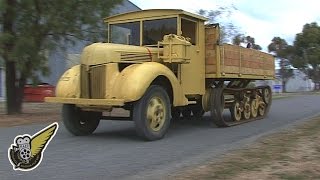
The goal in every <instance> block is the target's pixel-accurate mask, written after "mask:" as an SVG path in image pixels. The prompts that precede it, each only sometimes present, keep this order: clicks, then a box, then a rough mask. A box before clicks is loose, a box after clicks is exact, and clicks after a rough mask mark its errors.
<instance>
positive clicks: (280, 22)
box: [131, 0, 320, 51]
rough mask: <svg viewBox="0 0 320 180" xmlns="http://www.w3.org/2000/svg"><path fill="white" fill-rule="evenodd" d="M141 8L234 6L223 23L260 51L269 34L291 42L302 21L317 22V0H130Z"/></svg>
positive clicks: (319, 19) (319, 20)
mask: <svg viewBox="0 0 320 180" xmlns="http://www.w3.org/2000/svg"><path fill="white" fill-rule="evenodd" d="M131 2H132V3H134V4H136V5H137V6H138V7H140V8H141V9H183V10H185V11H189V12H192V13H196V12H197V11H198V10H199V9H204V10H215V9H217V8H218V7H219V6H231V5H233V6H234V7H235V8H236V9H235V10H234V11H233V13H232V15H231V16H230V17H229V18H228V19H224V20H223V21H226V23H229V22H232V23H233V24H234V25H236V26H237V27H239V29H240V31H241V32H242V33H244V34H245V35H249V36H252V37H254V38H255V41H256V44H259V45H260V46H261V47H262V48H263V50H264V51H266V50H267V46H268V45H269V44H270V43H271V40H272V38H273V37H276V36H279V37H281V38H283V39H285V40H286V41H287V42H288V43H289V44H292V43H293V41H294V38H295V35H296V34H297V33H300V32H301V31H302V28H303V25H304V24H306V23H311V22H317V23H318V24H320V1H319V0H131Z"/></svg>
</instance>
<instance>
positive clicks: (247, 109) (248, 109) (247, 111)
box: [243, 102, 251, 120]
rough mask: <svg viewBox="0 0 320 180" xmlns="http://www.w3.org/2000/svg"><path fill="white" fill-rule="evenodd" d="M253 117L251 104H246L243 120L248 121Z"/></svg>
mask: <svg viewBox="0 0 320 180" xmlns="http://www.w3.org/2000/svg"><path fill="white" fill-rule="evenodd" d="M250 115H251V106H250V103H249V102H245V103H244V106H243V118H244V119H246V120H248V119H250Z"/></svg>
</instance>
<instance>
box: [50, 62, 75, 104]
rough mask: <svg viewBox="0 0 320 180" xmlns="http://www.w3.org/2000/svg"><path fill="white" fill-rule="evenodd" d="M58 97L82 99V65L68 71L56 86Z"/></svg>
mask: <svg viewBox="0 0 320 180" xmlns="http://www.w3.org/2000/svg"><path fill="white" fill-rule="evenodd" d="M56 96H57V97H64V98H79V97H80V65H76V66H74V67H72V68H71V69H68V70H67V71H66V72H65V73H64V74H63V75H62V76H61V78H60V80H59V82H58V84H57V86H56Z"/></svg>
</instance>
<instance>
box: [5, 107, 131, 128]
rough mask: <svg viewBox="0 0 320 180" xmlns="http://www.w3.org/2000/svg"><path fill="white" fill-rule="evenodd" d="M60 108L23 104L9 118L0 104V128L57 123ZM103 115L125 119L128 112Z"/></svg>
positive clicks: (59, 117) (114, 111) (120, 110)
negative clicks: (19, 112) (17, 111)
mask: <svg viewBox="0 0 320 180" xmlns="http://www.w3.org/2000/svg"><path fill="white" fill-rule="evenodd" d="M61 107H62V105H61V104H54V103H24V104H23V113H22V114H19V115H10V116H9V115H6V109H5V104H4V103H0V127H11V126H18V125H27V124H34V123H48V122H58V121H60V120H61ZM103 115H104V116H125V117H127V116H129V112H128V111H125V110H123V109H120V108H118V109H113V111H112V112H105V113H104V114H103Z"/></svg>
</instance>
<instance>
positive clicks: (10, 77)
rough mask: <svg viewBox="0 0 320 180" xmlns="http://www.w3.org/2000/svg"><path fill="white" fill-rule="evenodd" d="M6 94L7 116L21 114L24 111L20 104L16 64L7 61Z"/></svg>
mask: <svg viewBox="0 0 320 180" xmlns="http://www.w3.org/2000/svg"><path fill="white" fill-rule="evenodd" d="M5 64H6V67H5V68H6V93H7V114H19V113H21V110H22V105H21V102H19V91H18V90H17V89H18V88H17V86H16V84H17V82H16V63H15V62H13V61H6V63H5Z"/></svg>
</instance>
